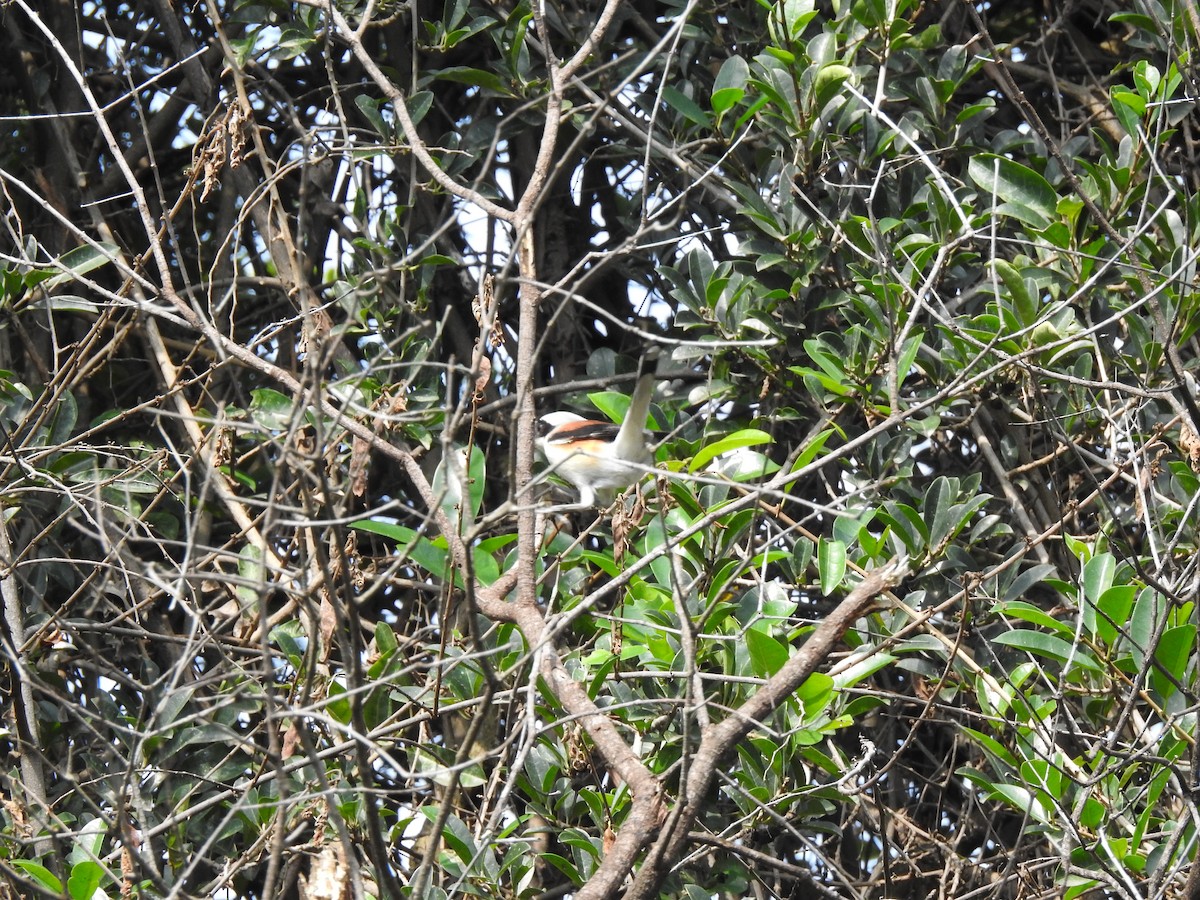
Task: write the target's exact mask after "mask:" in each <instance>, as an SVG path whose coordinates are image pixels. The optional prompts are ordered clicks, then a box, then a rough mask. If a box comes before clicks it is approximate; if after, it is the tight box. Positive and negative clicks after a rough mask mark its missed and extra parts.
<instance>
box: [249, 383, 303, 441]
mask: <svg viewBox="0 0 1200 900" xmlns="http://www.w3.org/2000/svg"><path fill="white" fill-rule="evenodd" d="M250 397H251V398H252V399H251V400H250V409H249V413H250V418H251V419H253V420H254V422H255V423H256V424H257V425H259V426H261V427H262V428H265V429H267V430H268V431H285V430H286V429H287V428H288V427H289V426H290V425H291V423H292V419H293V414H294V412H295V403H293V402H292V398H291V397H289V396H288V395H287V394H284V393H281V392H280V391H277V390H275V389H274V388H255V389H254V390H252V391H251V392H250Z"/></svg>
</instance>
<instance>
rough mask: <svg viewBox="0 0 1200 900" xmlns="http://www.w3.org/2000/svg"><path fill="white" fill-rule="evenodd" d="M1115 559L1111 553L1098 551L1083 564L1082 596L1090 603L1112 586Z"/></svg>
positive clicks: (1115, 567) (1098, 598)
mask: <svg viewBox="0 0 1200 900" xmlns="http://www.w3.org/2000/svg"><path fill="white" fill-rule="evenodd" d="M1116 571H1117V560H1116V557H1114V556H1113V555H1112V554H1111V553H1098V554H1096V555H1095V556H1093V557H1092V558H1091V559H1089V560H1088V561H1087V562H1086V563H1084V564H1083V578H1082V580H1083V596H1084V598H1085V599H1087V600H1090V601H1091V602H1092V603H1098V602H1099V601H1100V597H1101V596H1102V595H1103V594H1104V592H1105V591H1107V590H1108V589H1109V588H1110V587H1112V583H1113V576H1114V575H1115V574H1116Z"/></svg>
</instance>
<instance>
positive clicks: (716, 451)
mask: <svg viewBox="0 0 1200 900" xmlns="http://www.w3.org/2000/svg"><path fill="white" fill-rule="evenodd" d="M770 442H771V435H770V434H768V433H767V432H765V431H760V430H759V429H757V428H743V429H742V430H741V431H735V432H734V433H733V434H728V435H725V436H724V437H722V438H719V439H718V440H716V441H713V442H712V443H711V444H706V445H705V446H704V447H702V448H701V449H700V450H699V451H697V453H696V455H695V456H694V457H692V461H691V462H690V463H689V464H688V471H689V472H698V471H700V470H701V469H703V468H704V467H705V466H706V465H708V463H709V462H710V461H711V460H713V459H715V458H716V457H718V456H720V455H721V454H722V453H728V452H729V451H731V450H737V449H740V448H742V447H754V446H757V445H759V444H769V443H770Z"/></svg>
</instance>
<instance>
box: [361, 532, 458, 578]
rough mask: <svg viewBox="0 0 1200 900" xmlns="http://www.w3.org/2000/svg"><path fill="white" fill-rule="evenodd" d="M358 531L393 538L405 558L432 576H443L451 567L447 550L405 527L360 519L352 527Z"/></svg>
mask: <svg viewBox="0 0 1200 900" xmlns="http://www.w3.org/2000/svg"><path fill="white" fill-rule="evenodd" d="M350 527H351V528H354V529H356V530H358V531H367V532H370V533H371V534H378V535H381V536H383V537H387V538H391V539H392V540H394V541H395V542H396V543H397V544H398V545H399V546H400V548H401V550H402V552H403V554H404V556H406V557H407V558H408V559H411V560H412V561H413V562H414V563H416V564H417V565H418V566H420V567H421V568H422V569H424V570H425V571H426V572H428V573H429V574H431V575H437V576H439V577H440V576H442V575H444V574H445V573H446V571H447V567H448V565H449V563H448V560H447V554H446V550H445V549H443V548H441V547H438V546H436V545H435V544H434V543H433V541H431V540H429V538H427V537H425V536H424V535H423V534H421V533H420V532H417V531H414V530H413V529H411V528H409V527H407V526H405V525H396V524H394V523H391V522H381V521H378V520H376V519H360V520H359V521H357V522H354V523H353V524H352V525H351V526H350Z"/></svg>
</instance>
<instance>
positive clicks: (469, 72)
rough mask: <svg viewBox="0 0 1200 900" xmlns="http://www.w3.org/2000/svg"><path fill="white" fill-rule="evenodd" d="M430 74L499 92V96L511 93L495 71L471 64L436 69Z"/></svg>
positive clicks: (495, 92) (444, 79) (443, 79)
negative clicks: (478, 67) (474, 66)
mask: <svg viewBox="0 0 1200 900" xmlns="http://www.w3.org/2000/svg"><path fill="white" fill-rule="evenodd" d="M432 76H433V77H434V78H438V79H441V80H442V81H454V82H457V83H458V84H469V85H471V86H472V87H477V88H481V89H482V90H484V91H489V92H491V93H493V94H500V95H501V96H511V94H512V91H510V90H509V89H508V85H506V84H505V83H504V80H503V79H502V78H501V77H500V76H499V75H497V74H496V73H495V72H488V71H486V70H484V69H475V68H472V67H471V66H450V67H448V68H445V69H437V70H435V71H434V72H433V73H432Z"/></svg>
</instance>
